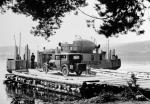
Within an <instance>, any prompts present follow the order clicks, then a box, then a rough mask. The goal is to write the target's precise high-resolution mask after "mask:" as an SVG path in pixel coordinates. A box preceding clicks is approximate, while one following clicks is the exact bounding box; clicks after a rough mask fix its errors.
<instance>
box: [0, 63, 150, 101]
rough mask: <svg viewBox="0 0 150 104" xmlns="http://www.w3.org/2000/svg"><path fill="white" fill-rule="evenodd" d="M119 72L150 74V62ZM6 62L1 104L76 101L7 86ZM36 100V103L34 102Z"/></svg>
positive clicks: (1, 66) (1, 68) (0, 73)
mask: <svg viewBox="0 0 150 104" xmlns="http://www.w3.org/2000/svg"><path fill="white" fill-rule="evenodd" d="M118 70H119V71H139V72H150V62H141V63H134V62H132V63H123V62H122V66H121V68H119V69H118ZM6 73H7V71H6V61H3V60H2V61H0V104H10V103H11V102H12V101H13V100H14V99H19V100H20V99H21V100H23V101H24V102H23V104H24V103H25V104H47V102H49V103H52V102H53V101H64V100H65V101H67V100H74V99H76V98H74V97H71V98H70V97H68V95H61V94H55V93H54V92H48V94H47V95H45V96H44V95H43V97H41V96H40V95H39V94H38V93H34V92H33V91H31V90H30V89H24V90H23V89H19V88H16V87H15V86H10V85H8V86H6V85H5V84H3V81H4V80H5V74H6ZM68 98H69V99H68ZM33 100H34V103H33V102H32V101H33ZM17 104H18V103H17Z"/></svg>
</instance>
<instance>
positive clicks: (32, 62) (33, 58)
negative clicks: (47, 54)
mask: <svg viewBox="0 0 150 104" xmlns="http://www.w3.org/2000/svg"><path fill="white" fill-rule="evenodd" d="M34 61H35V55H34V53H32V55H31V68H32V69H34Z"/></svg>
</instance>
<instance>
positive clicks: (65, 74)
mask: <svg viewBox="0 0 150 104" xmlns="http://www.w3.org/2000/svg"><path fill="white" fill-rule="evenodd" d="M62 74H63V76H68V75H69V69H68V68H67V67H66V66H65V67H63V68H62Z"/></svg>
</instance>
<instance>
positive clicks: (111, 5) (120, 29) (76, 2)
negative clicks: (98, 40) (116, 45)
mask: <svg viewBox="0 0 150 104" xmlns="http://www.w3.org/2000/svg"><path fill="white" fill-rule="evenodd" d="M144 1H146V0H97V2H98V3H96V4H95V8H96V11H97V13H98V15H99V17H98V18H99V19H101V20H102V21H103V23H102V25H99V28H98V29H97V30H96V31H97V32H98V33H99V34H103V35H105V36H106V37H110V36H113V35H114V36H116V35H117V34H118V33H122V34H126V33H127V32H128V31H132V32H137V31H138V32H139V33H144V31H143V30H142V31H140V30H139V27H140V26H141V25H142V23H143V21H144V19H142V17H143V16H144V10H145V9H146V6H145V4H144ZM11 2H14V3H13V5H8V4H9V3H11ZM3 5H7V6H8V8H11V9H12V10H13V12H15V13H19V14H25V15H27V16H32V17H33V20H36V21H38V23H39V24H38V25H37V26H36V27H34V28H33V29H32V33H33V34H34V35H35V36H43V37H45V38H48V37H49V36H51V35H54V34H55V32H56V30H57V29H59V28H60V26H61V24H62V18H63V17H64V16H65V13H67V12H70V11H73V10H76V9H77V8H79V7H85V6H87V3H86V0H1V1H0V6H1V7H2V6H3ZM98 18H96V19H98ZM93 23H94V22H93Z"/></svg>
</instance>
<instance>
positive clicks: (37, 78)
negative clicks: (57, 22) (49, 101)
mask: <svg viewBox="0 0 150 104" xmlns="http://www.w3.org/2000/svg"><path fill="white" fill-rule="evenodd" d="M131 73H133V72H131ZM131 73H126V72H124V73H123V72H119V71H110V70H102V69H93V70H92V74H85V73H83V74H82V75H81V76H76V75H75V74H70V75H69V76H66V77H64V76H62V74H61V73H60V72H59V71H49V72H48V73H45V72H40V71H38V70H35V69H29V72H17V71H13V73H11V74H6V78H7V80H9V81H14V82H17V83H18V85H20V84H22V85H29V86H33V87H37V88H43V89H49V90H52V91H56V92H61V93H67V94H71V95H75V96H80V97H81V96H82V97H84V96H88V97H91V96H95V95H98V94H99V92H100V91H101V88H102V87H105V86H106V85H109V86H113V87H112V88H113V89H111V90H115V88H116V87H119V88H123V87H125V86H128V82H130V81H131ZM134 74H135V77H136V78H137V84H138V85H139V86H140V88H141V89H144V90H147V91H150V90H149V88H150V73H140V72H134Z"/></svg>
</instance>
